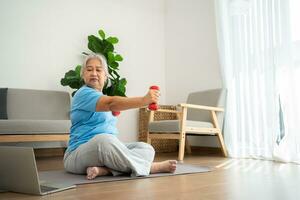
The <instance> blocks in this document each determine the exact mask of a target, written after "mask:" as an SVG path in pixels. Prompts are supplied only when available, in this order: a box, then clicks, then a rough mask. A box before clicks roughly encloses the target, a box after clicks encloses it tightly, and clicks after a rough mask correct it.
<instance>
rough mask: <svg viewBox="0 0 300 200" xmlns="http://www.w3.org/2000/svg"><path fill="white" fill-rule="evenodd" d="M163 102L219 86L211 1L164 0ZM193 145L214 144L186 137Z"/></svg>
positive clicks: (211, 140) (214, 142)
mask: <svg viewBox="0 0 300 200" xmlns="http://www.w3.org/2000/svg"><path fill="white" fill-rule="evenodd" d="M165 27H166V28H165V38H166V88H167V90H166V92H167V93H166V103H167V104H178V103H182V102H185V101H186V98H187V95H188V93H190V92H192V91H199V90H204V89H211V88H217V87H221V86H222V83H221V72H220V67H219V58H218V51H217V39H216V38H217V36H216V25H215V10H214V1H213V0H184V1H183V0H166V18H165ZM189 141H190V143H191V144H192V145H204V146H217V145H218V144H217V140H216V138H213V137H189Z"/></svg>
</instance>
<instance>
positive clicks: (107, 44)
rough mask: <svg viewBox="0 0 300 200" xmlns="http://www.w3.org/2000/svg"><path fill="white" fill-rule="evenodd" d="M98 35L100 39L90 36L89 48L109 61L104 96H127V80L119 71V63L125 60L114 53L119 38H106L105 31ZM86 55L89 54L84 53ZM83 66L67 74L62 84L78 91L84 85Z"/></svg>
mask: <svg viewBox="0 0 300 200" xmlns="http://www.w3.org/2000/svg"><path fill="white" fill-rule="evenodd" d="M98 34H99V36H100V37H97V36H94V35H90V36H88V48H89V49H90V50H91V51H92V52H94V53H100V54H102V55H104V56H105V58H106V60H107V65H108V66H107V67H108V73H109V77H108V81H107V82H106V83H105V85H104V87H103V91H102V92H103V94H106V95H109V96H126V94H125V93H126V84H127V81H126V79H125V78H121V77H120V75H119V73H118V70H119V62H121V61H122V60H123V58H122V56H121V55H120V54H117V53H116V52H115V51H114V49H115V48H114V45H115V44H117V43H118V41H119V40H118V38H116V37H106V36H105V33H104V31H103V30H99V31H98ZM83 54H84V55H88V53H85V52H83ZM81 67H82V66H81V65H77V66H76V67H75V69H74V70H70V71H68V72H66V73H65V76H64V78H62V79H61V81H60V83H61V85H63V86H69V87H71V88H72V89H76V90H75V91H74V92H73V93H72V96H74V94H75V93H76V91H77V90H78V89H79V88H80V87H81V86H82V85H83V84H84V82H83V80H82V79H81V77H80V70H81Z"/></svg>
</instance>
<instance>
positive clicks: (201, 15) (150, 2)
mask: <svg viewBox="0 0 300 200" xmlns="http://www.w3.org/2000/svg"><path fill="white" fill-rule="evenodd" d="M0 24H1V28H0V29H1V31H0V44H1V45H0V69H1V71H0V87H13V88H34V89H53V90H66V91H71V90H70V89H68V88H66V87H63V86H61V85H60V79H61V78H62V77H63V76H64V73H65V72H66V71H68V70H70V69H72V68H74V66H76V65H77V64H81V62H82V54H81V52H82V51H88V49H87V36H88V35H90V34H97V31H98V29H99V28H103V29H104V30H105V32H106V33H107V34H108V35H110V36H117V37H118V38H119V40H120V42H119V44H118V45H117V49H116V51H117V52H118V53H120V54H121V55H122V56H123V57H124V61H123V62H122V63H121V66H120V69H121V71H120V74H121V76H123V77H126V78H127V80H128V85H127V95H128V96H137V95H144V93H145V92H146V90H147V88H148V87H149V86H150V85H152V84H157V85H159V86H160V87H161V93H162V98H161V101H160V103H161V104H177V103H180V102H184V101H185V99H186V97H187V94H188V93H189V92H191V91H197V90H202V89H209V88H215V87H220V86H221V76H220V69H219V60H218V52H217V40H216V29H215V14H214V1H213V0H165V1H163V0H110V1H104V0H85V1H71V0H42V1H41V0H26V1H23V0H1V1H0ZM118 128H119V129H120V133H121V134H120V135H119V137H120V138H121V139H122V140H123V141H135V140H136V139H137V135H138V113H137V110H130V111H126V112H123V113H122V114H121V115H120V117H119V124H118ZM193 140H194V141H191V143H192V144H193V145H194V144H200V145H205V146H209V145H216V142H215V140H211V139H209V140H207V138H204V139H201V140H199V139H198V138H197V139H196V138H195V139H193Z"/></svg>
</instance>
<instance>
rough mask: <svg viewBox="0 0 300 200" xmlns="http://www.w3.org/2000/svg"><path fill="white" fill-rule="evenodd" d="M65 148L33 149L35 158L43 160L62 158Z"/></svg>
mask: <svg viewBox="0 0 300 200" xmlns="http://www.w3.org/2000/svg"><path fill="white" fill-rule="evenodd" d="M65 149H66V148H63V147H61V148H45V149H44V148H43V149H34V154H35V157H36V158H45V157H57V156H63V155H64V153H65Z"/></svg>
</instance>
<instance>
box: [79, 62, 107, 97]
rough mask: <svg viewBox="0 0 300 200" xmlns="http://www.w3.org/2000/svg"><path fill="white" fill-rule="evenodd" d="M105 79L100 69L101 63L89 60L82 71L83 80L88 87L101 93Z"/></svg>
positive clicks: (102, 69) (103, 72)
mask: <svg viewBox="0 0 300 200" xmlns="http://www.w3.org/2000/svg"><path fill="white" fill-rule="evenodd" d="M106 79H107V77H106V74H105V70H104V68H103V67H102V63H101V61H99V60H98V59H90V60H89V61H88V62H87V63H86V67H85V69H84V71H83V80H84V82H85V84H87V85H88V86H90V87H92V88H95V89H97V90H100V91H102V89H103V86H104V83H105V81H106Z"/></svg>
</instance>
